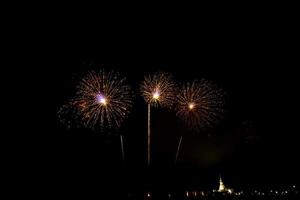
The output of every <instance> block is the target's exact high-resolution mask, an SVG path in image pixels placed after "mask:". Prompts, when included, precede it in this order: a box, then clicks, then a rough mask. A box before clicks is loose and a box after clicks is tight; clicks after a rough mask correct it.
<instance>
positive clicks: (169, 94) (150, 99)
mask: <svg viewBox="0 0 300 200" xmlns="http://www.w3.org/2000/svg"><path fill="white" fill-rule="evenodd" d="M141 91H142V95H143V97H144V99H145V101H146V102H147V103H148V104H151V105H155V106H157V105H161V106H164V107H170V106H171V105H172V104H173V102H174V92H175V83H174V81H173V79H172V76H171V75H170V74H168V73H157V74H154V75H153V76H147V77H145V80H144V82H143V83H142V85H141Z"/></svg>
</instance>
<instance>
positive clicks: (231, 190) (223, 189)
mask: <svg viewBox="0 0 300 200" xmlns="http://www.w3.org/2000/svg"><path fill="white" fill-rule="evenodd" d="M217 192H221V193H228V194H232V193H233V189H231V188H226V187H225V185H224V183H223V180H222V177H221V175H220V180H219V189H218V190H217Z"/></svg>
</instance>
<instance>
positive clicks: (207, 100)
mask: <svg viewBox="0 0 300 200" xmlns="http://www.w3.org/2000/svg"><path fill="white" fill-rule="evenodd" d="M222 107H223V95H222V92H221V90H220V89H218V88H217V87H216V86H215V85H214V84H213V83H211V82H209V81H207V80H204V79H202V80H201V81H194V82H192V83H187V84H185V85H183V86H182V88H181V90H180V92H179V94H178V95H177V105H176V114H177V116H179V117H180V118H181V119H183V120H184V121H185V122H186V124H187V125H188V126H189V127H190V128H193V129H195V128H196V129H198V128H204V127H208V126H211V125H212V124H213V123H215V122H217V121H218V120H219V119H220V117H221V116H222V115H221V114H222V111H223V109H222Z"/></svg>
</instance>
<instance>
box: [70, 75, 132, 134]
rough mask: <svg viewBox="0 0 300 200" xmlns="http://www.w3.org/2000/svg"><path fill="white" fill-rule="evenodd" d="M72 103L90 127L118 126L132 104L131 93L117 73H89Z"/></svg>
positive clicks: (81, 82) (82, 81)
mask: <svg viewBox="0 0 300 200" xmlns="http://www.w3.org/2000/svg"><path fill="white" fill-rule="evenodd" d="M71 105H72V106H73V107H76V108H77V109H78V110H79V111H80V116H81V119H82V121H83V122H84V124H85V125H86V126H88V127H95V126H97V125H99V126H109V127H116V128H117V127H119V126H120V125H121V123H122V122H123V120H124V119H125V118H126V117H127V116H128V114H129V110H130V108H131V107H132V92H131V89H130V87H129V86H128V85H127V84H126V80H125V78H121V77H120V75H119V74H118V73H114V72H106V71H104V70H100V71H99V72H94V71H92V72H89V73H88V74H87V75H86V76H85V77H84V78H83V79H82V80H81V81H80V83H79V85H78V90H77V93H76V97H75V98H74V99H73V100H72V101H71Z"/></svg>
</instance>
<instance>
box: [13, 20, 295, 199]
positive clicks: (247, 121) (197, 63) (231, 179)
mask: <svg viewBox="0 0 300 200" xmlns="http://www.w3.org/2000/svg"><path fill="white" fill-rule="evenodd" d="M181 25H182V26H184V27H185V28H184V29H181V31H178V29H177V28H176V27H177V26H176V24H175V25H174V26H173V27H172V29H171V28H167V29H168V31H165V29H164V28H165V27H161V28H159V29H158V30H157V29H151V28H150V27H148V28H147V27H143V28H141V29H139V31H134V32H127V31H126V30H127V29H126V28H124V27H120V28H119V29H118V30H116V31H115V30H111V29H109V28H105V29H103V31H102V32H101V33H99V34H98V32H97V33H93V32H92V31H91V32H89V31H82V30H81V29H82V26H80V25H77V26H76V25H75V26H74V27H72V28H69V27H68V30H66V28H65V26H63V25H61V26H58V27H57V29H55V31H54V32H53V34H50V35H49V37H47V38H45V40H43V41H45V42H42V43H41V44H40V45H39V46H43V47H46V48H43V49H47V50H45V51H42V52H40V53H41V54H42V56H41V57H40V59H38V60H34V59H33V61H32V62H34V63H37V64H38V65H40V66H39V67H38V68H36V69H34V73H37V74H39V75H37V79H38V81H39V82H34V85H35V86H37V85H39V84H40V85H39V86H38V87H37V92H35V94H37V96H38V97H37V98H34V100H33V102H32V103H33V105H34V108H36V110H37V111H38V113H39V114H36V115H34V116H32V117H31V115H30V114H31V113H28V116H30V117H28V118H30V122H28V123H30V125H31V126H32V127H33V130H32V132H33V133H34V134H32V137H31V134H30V136H26V137H25V136H20V137H18V138H16V141H17V142H18V143H20V144H21V145H22V146H23V145H24V143H25V142H24V141H26V144H27V145H25V146H26V147H25V148H24V149H26V150H27V149H29V151H24V152H22V151H21V152H19V154H20V157H21V158H22V165H23V166H24V167H22V169H21V170H22V174H26V178H29V179H31V180H33V181H34V182H35V183H36V184H35V185H38V188H41V189H45V190H46V191H47V192H49V193H56V192H57V191H61V192H64V193H65V194H77V193H79V192H80V193H81V192H82V193H96V194H101V193H109V192H108V191H114V193H120V191H123V192H124V193H127V192H141V191H146V190H185V189H187V188H199V187H200V188H208V189H212V188H215V187H217V181H218V175H219V174H220V173H221V174H222V176H223V178H224V182H225V184H227V185H230V186H232V187H235V188H245V187H259V186H260V185H271V186H272V185H278V184H279V185H280V184H290V183H297V182H298V180H299V172H298V169H299V164H298V160H299V159H298V156H297V153H298V151H299V146H298V143H299V142H298V129H297V117H295V115H294V114H297V113H296V103H295V102H296V98H295V97H296V95H297V73H296V69H295V68H294V67H296V64H295V63H294V61H293V58H294V55H295V54H294V53H293V46H294V45H293V41H292V40H290V38H289V37H287V36H288V35H289V33H292V32H293V30H292V29H290V27H289V26H288V25H287V24H285V23H283V22H280V21H278V20H274V21H269V20H268V18H266V19H265V20H263V21H259V23H258V21H257V22H252V21H251V20H249V21H248V20H237V21H235V22H234V23H233V22H232V21H226V20H223V21H217V23H216V24H214V23H211V24H209V25H207V24H205V25H203V24H201V23H200V24H189V23H188V22H187V23H181ZM127 28H128V27H127ZM199 29H200V30H201V31H200V30H199ZM46 30H47V29H46ZM79 30H81V31H80V33H79ZM81 32H83V34H81ZM145 33H146V34H145ZM287 33H288V34H287ZM94 38H96V39H94ZM48 47H49V48H48ZM100 68H105V69H108V70H110V69H114V70H118V71H120V72H121V73H122V74H123V75H124V76H126V77H127V78H128V81H129V82H130V83H131V85H132V87H133V89H134V91H136V98H135V101H134V103H135V104H134V108H133V110H132V113H131V115H130V117H129V119H128V120H127V122H126V123H125V124H124V127H123V128H122V131H121V132H122V134H124V138H125V157H126V159H125V163H122V160H121V154H120V141H119V137H117V136H105V135H101V134H99V133H97V132H93V131H91V130H88V129H76V128H74V129H70V130H68V129H66V128H65V127H64V126H63V125H62V124H60V123H59V121H58V119H57V111H58V109H59V107H60V106H61V105H63V104H64V103H65V102H66V101H67V100H68V98H70V97H72V95H73V94H74V91H75V87H76V84H77V83H78V81H79V79H80V77H81V76H82V75H83V74H84V73H86V72H87V71H89V70H97V69H100ZM158 70H164V71H168V72H170V73H172V74H174V76H175V78H176V80H177V81H178V82H179V83H182V82H185V81H186V80H193V79H197V78H198V79H199V78H206V79H209V80H211V81H213V82H215V83H217V84H218V85H219V86H220V87H221V88H222V89H223V90H224V91H225V92H226V99H225V103H226V104H225V106H226V112H225V114H224V120H223V121H222V122H221V123H220V124H218V125H217V126H216V127H215V128H214V129H213V130H210V131H207V132H199V134H198V135H187V136H185V137H184V139H183V147H182V152H181V155H180V159H179V162H178V164H177V165H176V166H175V165H174V163H173V161H174V157H175V150H176V144H177V142H178V139H179V136H180V134H182V133H183V132H185V128H184V126H183V125H182V124H181V123H180V121H179V120H178V119H177V118H176V116H175V114H174V112H172V111H167V110H164V109H154V110H153V115H152V116H153V118H152V132H153V157H152V163H153V164H152V166H151V167H150V168H149V167H147V165H146V111H147V110H146V105H145V103H144V101H143V99H142V98H141V96H140V93H139V84H140V82H141V81H142V80H143V76H144V75H147V74H149V73H152V72H156V71H158ZM29 112H30V111H29ZM296 116H297V115H296ZM23 117H24V118H25V121H26V123H27V120H26V118H27V114H26V113H25V114H24V116H23ZM28 123H27V124H28ZM23 172H24V173H23ZM26 178H24V179H23V183H24V184H26ZM33 187H35V186H33Z"/></svg>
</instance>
